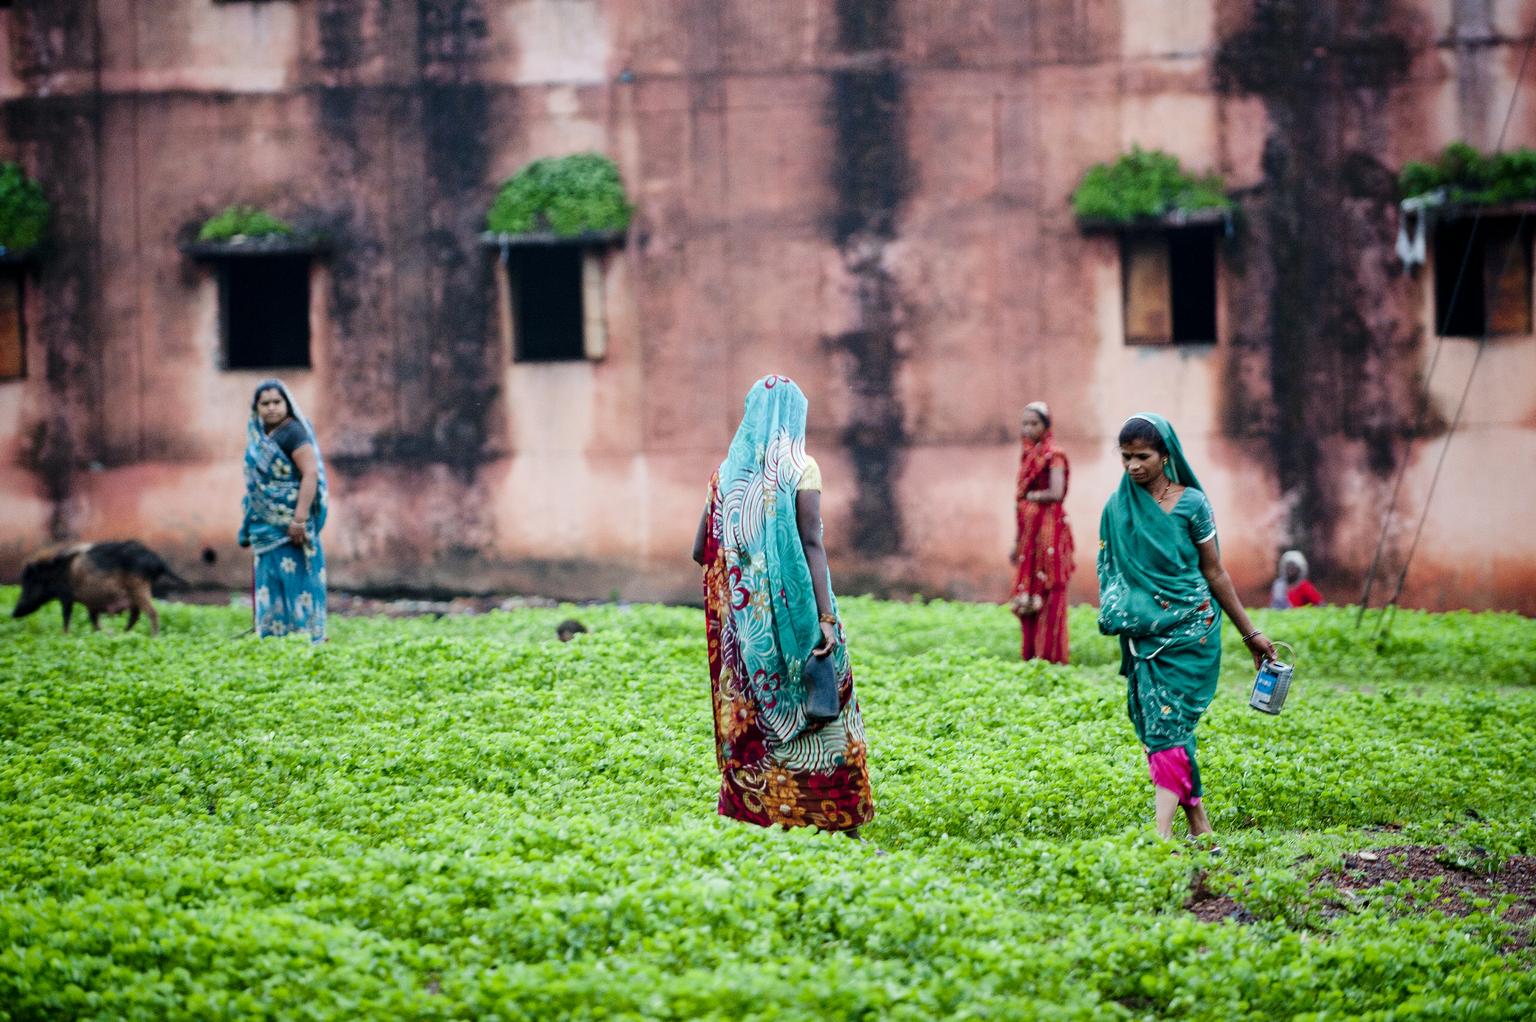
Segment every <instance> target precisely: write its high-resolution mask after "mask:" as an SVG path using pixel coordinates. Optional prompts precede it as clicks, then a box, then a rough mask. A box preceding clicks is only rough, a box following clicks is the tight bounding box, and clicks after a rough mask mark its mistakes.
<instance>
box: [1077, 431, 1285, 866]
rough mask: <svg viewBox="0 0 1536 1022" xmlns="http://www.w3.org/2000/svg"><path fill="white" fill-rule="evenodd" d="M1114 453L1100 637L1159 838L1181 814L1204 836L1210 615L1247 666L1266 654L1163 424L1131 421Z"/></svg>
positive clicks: (1214, 645) (1212, 665) (1215, 664)
mask: <svg viewBox="0 0 1536 1022" xmlns="http://www.w3.org/2000/svg"><path fill="white" fill-rule="evenodd" d="M1119 443H1120V461H1121V464H1122V465H1123V466H1124V468H1125V475H1124V477H1123V478H1121V480H1120V487H1119V489H1117V490H1116V491H1115V493H1114V495H1113V496H1111V497H1110V498H1109V501H1108V503H1106V504H1105V505H1104V513H1103V515H1102V516H1101V517H1100V518H1099V558H1098V569H1099V630H1100V631H1101V632H1103V633H1104V634H1106V635H1118V636H1119V637H1120V673H1121V674H1123V675H1125V681H1126V709H1127V711H1128V712H1129V714H1130V717H1131V724H1132V725H1134V726H1135V728H1136V737H1137V738H1139V739H1140V740H1141V745H1142V749H1143V750H1144V751H1145V752H1146V755H1147V769H1148V772H1149V773H1150V774H1151V775H1152V784H1153V787H1154V790H1155V792H1156V807H1157V831H1158V833H1159V834H1161V835H1162V836H1163V837H1165V838H1166V837H1169V836H1171V835H1172V832H1173V816H1174V811H1175V809H1176V808H1177V807H1179V806H1183V807H1184V814H1185V817H1186V818H1187V819H1188V821H1189V832H1190V834H1191V835H1192V836H1193V835H1198V834H1206V833H1209V832H1210V830H1211V823H1210V820H1208V819H1207V818H1206V815H1205V807H1204V806H1203V805H1202V804H1201V787H1200V767H1199V763H1198V762H1197V760H1196V759H1195V725H1196V724H1198V723H1199V722H1200V715H1201V714H1203V713H1204V712H1205V708H1206V707H1207V706H1209V705H1210V703H1211V699H1212V697H1213V696H1215V694H1216V681H1217V677H1218V676H1219V674H1220V671H1221V611H1222V610H1225V611H1226V612H1227V615H1228V616H1229V617H1231V618H1232V623H1233V624H1234V625H1236V626H1237V628H1238V631H1239V634H1240V635H1241V636H1242V637H1243V643H1244V645H1246V646H1247V647H1248V650H1249V652H1251V653H1252V654H1253V660H1254V666H1258V663H1259V660H1260V659H1261V658H1263V657H1265V656H1273V655H1274V652H1275V647H1274V646H1273V645H1272V644H1271V643H1270V641H1269V640H1268V639H1266V638H1265V637H1264V634H1263V633H1262V632H1260V631H1259V630H1258V629H1257V628H1255V627H1253V622H1251V621H1250V620H1249V619H1248V612H1247V611H1246V610H1244V609H1243V605H1242V602H1241V601H1240V600H1239V599H1238V598H1237V591H1236V590H1235V589H1234V588H1233V586H1232V579H1231V577H1230V576H1228V575H1227V570H1226V569H1225V568H1223V567H1222V565H1221V551H1220V548H1219V546H1218V543H1217V539H1216V522H1215V519H1214V517H1213V516H1212V513H1211V504H1210V501H1209V500H1207V499H1206V496H1205V490H1204V488H1203V487H1201V485H1200V480H1199V479H1197V478H1196V477H1195V473H1194V470H1193V469H1191V468H1190V466H1189V462H1188V461H1187V460H1185V457H1184V449H1183V447H1181V446H1180V444H1179V438H1178V436H1177V435H1176V434H1175V433H1174V431H1173V427H1172V426H1170V425H1169V424H1168V420H1167V419H1165V418H1163V417H1162V416H1161V415H1153V414H1139V415H1133V416H1131V417H1130V418H1129V419H1127V420H1126V422H1125V425H1124V426H1122V427H1121V429H1120V437H1119ZM1213 600H1214V603H1215V604H1217V605H1219V607H1220V609H1219V610H1218V609H1217V606H1213V605H1212V603H1213Z"/></svg>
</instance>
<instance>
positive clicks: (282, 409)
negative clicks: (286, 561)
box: [256, 387, 319, 546]
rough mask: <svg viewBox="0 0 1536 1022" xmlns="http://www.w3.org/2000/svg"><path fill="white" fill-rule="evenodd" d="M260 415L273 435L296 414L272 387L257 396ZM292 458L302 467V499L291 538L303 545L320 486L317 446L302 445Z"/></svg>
mask: <svg viewBox="0 0 1536 1022" xmlns="http://www.w3.org/2000/svg"><path fill="white" fill-rule="evenodd" d="M256 414H257V415H259V416H260V417H261V428H262V429H264V430H266V431H267V433H268V434H269V435H270V434H271V433H272V431H273V430H275V429H277V428H278V427H279V426H281V425H282V424H283V423H285V422H287V421H288V420H289V419H290V418H292V417H293V410H292V409H291V408H289V407H288V402H287V401H286V400H285V399H284V398H283V392H282V391H280V390H278V389H277V388H276V387H269V388H268V389H266V390H264V391H262V392H261V393H260V394H257V395H256ZM290 457H291V458H292V459H293V466H294V468H296V469H298V470H299V501H298V510H296V511H295V512H294V515H293V521H292V522H290V523H289V524H288V541H289V542H290V543H292V544H293V545H294V546H303V545H304V538H305V537H304V523H305V521H307V518H306V515H307V514H308V512H309V508H310V507H311V506H312V505H313V504H314V502H315V490H316V489H318V488H319V465H318V464H317V463H316V461H315V449H314V447H313V446H311V445H310V444H305V445H304V446H302V447H300V448H299V449H298V450H296V451H294V452H293V454H292V455H290Z"/></svg>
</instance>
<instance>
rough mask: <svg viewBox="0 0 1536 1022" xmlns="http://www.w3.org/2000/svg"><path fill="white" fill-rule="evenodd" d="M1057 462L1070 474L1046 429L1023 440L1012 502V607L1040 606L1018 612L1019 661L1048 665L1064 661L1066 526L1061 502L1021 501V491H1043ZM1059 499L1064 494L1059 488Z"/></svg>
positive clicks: (1067, 570)
mask: <svg viewBox="0 0 1536 1022" xmlns="http://www.w3.org/2000/svg"><path fill="white" fill-rule="evenodd" d="M1056 465H1060V466H1061V470H1062V473H1063V476H1064V477H1070V475H1071V468H1070V467H1069V466H1068V464H1067V456H1066V455H1065V454H1063V453H1062V452H1061V451H1059V450H1057V448H1056V445H1055V443H1054V441H1053V439H1052V437H1051V434H1050V431H1046V434H1045V435H1044V436H1042V437H1041V438H1040V439H1039V440H1038V441H1030V440H1025V441H1024V451H1023V454H1022V455H1021V456H1020V458H1019V483H1018V490H1017V492H1016V500H1017V501H1018V526H1019V540H1018V554H1019V566H1018V571H1017V572H1016V573H1015V575H1014V579H1013V601H1014V606H1015V607H1019V606H1021V605H1023V604H1025V603H1027V602H1030V601H1032V599H1035V598H1038V600H1039V601H1040V609H1039V610H1038V611H1036V612H1035V613H1033V614H1020V615H1019V624H1020V626H1021V627H1022V629H1023V632H1024V641H1023V645H1022V649H1021V652H1022V653H1023V656H1024V659H1025V660H1033V659H1036V658H1038V659H1041V660H1049V661H1051V662H1052V663H1058V664H1064V663H1066V662H1067V580H1068V579H1069V578H1071V577H1072V552H1073V547H1072V527H1071V525H1070V524H1069V523H1068V521H1067V511H1066V507H1065V506H1064V505H1063V503H1062V502H1061V501H1052V502H1050V503H1048V504H1046V503H1039V502H1037V501H1033V500H1025V499H1024V495H1025V494H1027V493H1033V492H1036V491H1039V490H1046V489H1049V488H1050V485H1051V469H1052V467H1053V466H1056ZM1062 498H1063V500H1065V498H1066V489H1065V486H1064V487H1063V489H1062Z"/></svg>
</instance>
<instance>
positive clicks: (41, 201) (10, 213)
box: [0, 163, 50, 249]
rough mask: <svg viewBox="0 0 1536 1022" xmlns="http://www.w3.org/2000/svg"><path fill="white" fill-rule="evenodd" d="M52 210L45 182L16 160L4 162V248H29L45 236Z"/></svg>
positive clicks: (0, 184)
mask: <svg viewBox="0 0 1536 1022" xmlns="http://www.w3.org/2000/svg"><path fill="white" fill-rule="evenodd" d="M49 212H50V209H49V206H48V200H47V199H46V198H44V196H43V189H42V186H41V185H39V184H38V183H37V182H36V181H34V180H32V179H31V178H30V177H28V176H27V174H26V171H24V170H22V169H21V167H19V166H18V165H16V164H14V163H0V248H5V249H28V248H32V247H34V246H35V245H37V243H38V242H40V241H42V240H43V232H44V231H45V230H46V229H47V227H48V214H49Z"/></svg>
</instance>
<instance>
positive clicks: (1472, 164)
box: [1398, 142, 1536, 205]
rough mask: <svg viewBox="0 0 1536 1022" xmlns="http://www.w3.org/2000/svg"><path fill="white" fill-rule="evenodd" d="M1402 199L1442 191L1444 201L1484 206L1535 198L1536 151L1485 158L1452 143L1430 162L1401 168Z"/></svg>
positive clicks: (1508, 153)
mask: <svg viewBox="0 0 1536 1022" xmlns="http://www.w3.org/2000/svg"><path fill="white" fill-rule="evenodd" d="M1398 187H1399V188H1400V189H1401V192H1402V197H1403V198H1405V199H1407V198H1412V197H1413V196H1415V195H1423V194H1424V193H1426V192H1433V191H1437V190H1439V189H1442V188H1443V189H1445V198H1446V201H1447V202H1451V203H1461V204H1471V205H1487V204H1490V203H1496V202H1515V201H1518V200H1521V199H1536V150H1532V149H1515V150H1512V151H1510V152H1507V153H1493V154H1491V155H1486V154H1484V153H1480V152H1478V151H1477V150H1476V149H1474V148H1473V147H1472V146H1470V145H1468V144H1467V143H1465V142H1452V143H1451V144H1450V145H1448V146H1446V147H1445V149H1444V151H1442V152H1441V153H1440V155H1439V156H1437V157H1435V158H1434V159H1433V160H1427V161H1413V162H1410V163H1406V164H1404V165H1403V169H1402V173H1401V174H1399V175H1398Z"/></svg>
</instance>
